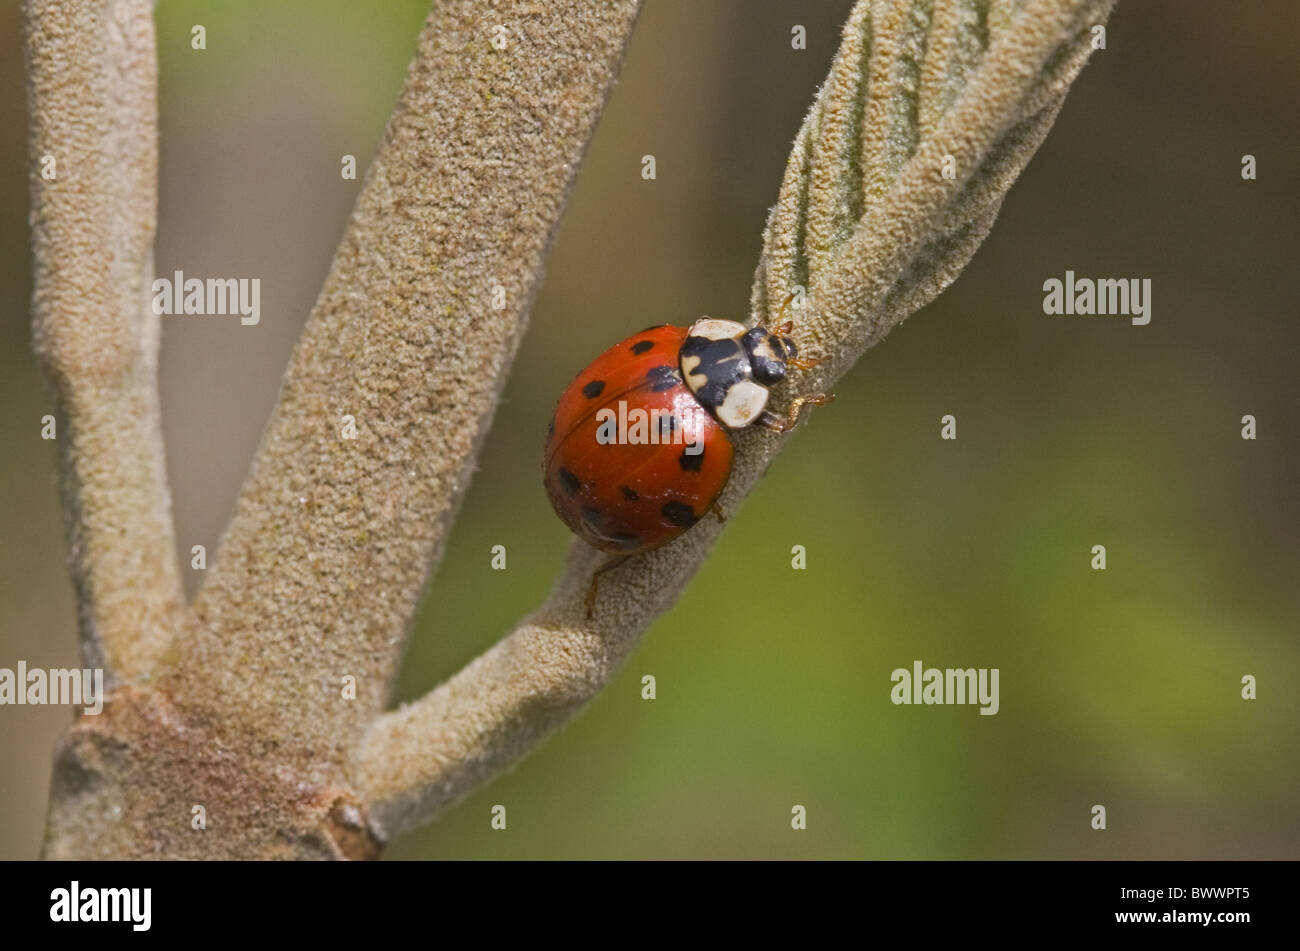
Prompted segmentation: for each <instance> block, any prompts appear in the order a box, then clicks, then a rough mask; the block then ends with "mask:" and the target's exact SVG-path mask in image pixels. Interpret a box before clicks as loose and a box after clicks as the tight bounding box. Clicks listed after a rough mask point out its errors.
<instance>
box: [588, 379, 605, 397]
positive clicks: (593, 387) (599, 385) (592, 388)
mask: <svg viewBox="0 0 1300 951" xmlns="http://www.w3.org/2000/svg"><path fill="white" fill-rule="evenodd" d="M604 389H605V381H604V380H592V381H591V382H590V383H588V384H587V385H586V386H584V387H583V388H582V395H583V396H585V397H587V399H591V400H594V399H595V398H596V397H597V396H600V393H601V391H602V390H604Z"/></svg>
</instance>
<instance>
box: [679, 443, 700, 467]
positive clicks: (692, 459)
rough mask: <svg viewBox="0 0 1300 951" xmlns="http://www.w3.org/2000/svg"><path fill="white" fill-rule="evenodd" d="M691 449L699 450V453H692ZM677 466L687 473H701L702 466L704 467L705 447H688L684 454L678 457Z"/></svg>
mask: <svg viewBox="0 0 1300 951" xmlns="http://www.w3.org/2000/svg"><path fill="white" fill-rule="evenodd" d="M691 449H699V450H700V451H699V452H697V453H692V452H691ZM677 464H678V465H680V466H681V467H682V468H683V469H685V470H686V471H687V472H699V471H700V466H702V465H704V447H703V446H687V447H686V448H685V449H683V450H682V454H681V455H680V456H678V457H677Z"/></svg>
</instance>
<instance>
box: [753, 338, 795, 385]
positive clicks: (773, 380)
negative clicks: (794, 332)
mask: <svg viewBox="0 0 1300 951" xmlns="http://www.w3.org/2000/svg"><path fill="white" fill-rule="evenodd" d="M777 331H778V332H777V333H772V332H771V331H770V330H768V329H767V328H766V327H755V328H754V329H753V330H750V331H747V332H746V333H745V336H744V337H742V338H741V345H742V346H744V348H745V352H746V353H747V354H749V362H750V366H751V367H752V368H753V371H754V380H755V381H756V382H758V383H761V384H763V385H764V386H776V384H778V383H780V382H781V381H782V380H784V379H785V371H786V364H787V363H789V362H790V361H791V360H793V359H794V358H795V357H797V356H798V355H799V348H798V347H796V346H795V345H794V341H793V340H791V339H790V338H789V337H786V336H784V335H783V332H784V333H789V332H790V325H789V324H782V325H781V326H780V327H778V328H777Z"/></svg>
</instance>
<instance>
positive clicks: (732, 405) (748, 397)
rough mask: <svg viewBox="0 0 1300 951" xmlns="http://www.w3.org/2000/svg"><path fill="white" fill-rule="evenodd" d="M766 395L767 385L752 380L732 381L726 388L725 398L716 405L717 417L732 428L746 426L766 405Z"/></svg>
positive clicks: (756, 417)
mask: <svg viewBox="0 0 1300 951" xmlns="http://www.w3.org/2000/svg"><path fill="white" fill-rule="evenodd" d="M767 397H768V391H767V387H765V386H763V385H762V384H761V383H755V382H754V381H753V380H741V381H739V382H738V383H733V384H732V385H731V387H730V388H729V389H728V390H727V398H726V399H724V400H723V401H722V405H721V406H719V407H718V419H720V420H721V421H722V422H723V424H724V425H726V426H730V427H731V428H732V429H739V428H740V427H742V426H748V425H749V424H750V423H752V422H753V421H754V420H756V419H758V417H759V414H760V413H762V412H763V409H764V407H766V406H767Z"/></svg>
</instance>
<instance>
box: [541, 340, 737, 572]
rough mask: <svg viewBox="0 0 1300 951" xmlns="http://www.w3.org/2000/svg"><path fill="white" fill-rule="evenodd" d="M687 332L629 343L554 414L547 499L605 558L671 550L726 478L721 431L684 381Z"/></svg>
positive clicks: (591, 369) (727, 458) (583, 378)
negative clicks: (682, 360)
mask: <svg viewBox="0 0 1300 951" xmlns="http://www.w3.org/2000/svg"><path fill="white" fill-rule="evenodd" d="M688 332H689V331H688V328H686V327H672V326H667V325H665V326H660V327H651V328H649V329H647V330H644V331H642V332H641V333H638V334H633V335H632V336H631V337H629V338H627V339H626V340H624V341H622V342H621V343H618V344H616V345H615V346H613V347H611V348H609V349H608V350H606V351H605V352H604V353H603V354H601V355H600V356H599V357H597V358H596V359H595V360H593V361H592V362H591V364H590V365H589V366H588V367H587V368H586V369H584V370H583V371H582V372H581V373H579V374H578V375H577V377H575V378H574V380H573V382H572V383H571V384H569V387H568V389H567V390H565V392H564V395H563V396H561V397H560V402H559V405H558V406H557V407H556V410H555V417H554V419H553V421H552V424H551V429H550V432H549V434H548V437H547V441H546V492H547V495H548V496H549V497H550V500H551V504H552V506H554V508H555V511H556V514H558V515H559V516H560V518H561V519H562V520H563V521H564V523H565V524H566V525H567V526H568V527H569V528H570V529H571V530H572V531H573V532H574V533H575V534H577V535H578V536H579V537H581V538H583V539H585V540H586V541H587V542H589V543H590V544H592V545H594V546H595V547H597V548H600V549H603V550H604V551H608V552H612V553H616V554H619V555H623V556H626V555H631V554H635V553H637V552H641V551H647V550H649V549H651V548H657V547H659V546H660V545H663V544H665V543H667V542H669V541H671V540H672V539H674V538H676V537H677V536H678V535H680V534H681V533H682V532H684V531H685V530H686V529H688V528H690V527H691V526H692V525H694V524H695V522H697V521H698V520H699V519H700V518H702V517H704V516H705V515H706V514H708V512H709V510H710V509H711V508H712V507H713V506H714V504H715V503H716V502H717V499H718V496H719V495H720V494H721V493H722V490H723V488H724V487H725V486H726V484H727V479H728V478H729V477H730V475H731V459H732V447H731V439H730V438H729V437H728V435H727V431H726V429H725V427H723V426H722V424H720V423H719V422H718V421H717V420H716V419H714V417H713V416H712V415H710V413H709V412H708V411H707V410H706V409H704V408H703V407H702V406H701V405H700V403H699V401H698V400H697V399H696V396H695V394H694V393H693V392H692V391H691V390H690V388H689V387H687V385H686V384H685V382H684V381H683V380H682V376H681V369H680V365H679V354H680V351H681V348H682V344H683V343H685V341H686V339H687V335H688ZM610 437H613V438H612V439H611V438H610Z"/></svg>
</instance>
